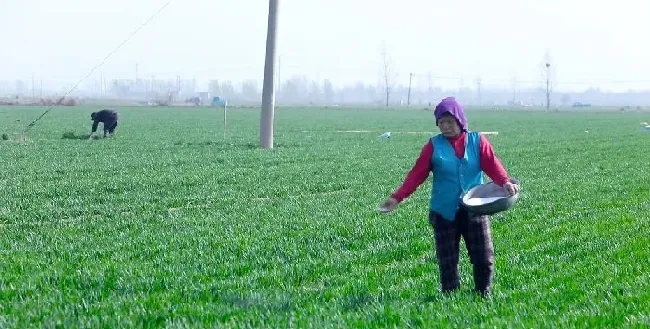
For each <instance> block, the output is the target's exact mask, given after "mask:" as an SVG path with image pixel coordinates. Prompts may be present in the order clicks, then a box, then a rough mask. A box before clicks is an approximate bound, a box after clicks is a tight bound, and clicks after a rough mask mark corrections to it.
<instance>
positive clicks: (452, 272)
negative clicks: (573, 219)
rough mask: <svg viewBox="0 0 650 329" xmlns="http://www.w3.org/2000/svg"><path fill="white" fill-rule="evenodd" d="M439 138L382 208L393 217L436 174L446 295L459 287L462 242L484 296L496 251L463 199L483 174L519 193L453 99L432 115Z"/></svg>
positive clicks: (436, 226)
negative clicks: (406, 200)
mask: <svg viewBox="0 0 650 329" xmlns="http://www.w3.org/2000/svg"><path fill="white" fill-rule="evenodd" d="M434 116H435V120H436V126H438V128H439V129H440V134H438V135H436V136H433V137H431V138H430V139H429V141H428V142H427V143H426V144H425V145H424V147H422V150H421V152H420V156H419V157H418V159H417V160H416V162H415V165H414V166H413V168H412V169H411V171H410V172H409V173H408V174H407V176H406V179H405V180H404V182H403V183H402V185H401V186H400V187H399V188H398V189H397V190H396V191H395V192H394V193H392V194H391V195H390V197H389V198H388V199H386V200H384V202H383V203H382V204H381V205H380V211H382V212H390V211H392V210H394V209H395V208H396V207H397V206H398V204H399V203H401V202H402V201H403V200H404V199H406V198H408V197H409V196H410V195H411V194H413V192H415V190H416V189H417V188H418V186H420V185H421V184H422V183H424V182H425V181H426V179H427V178H428V177H429V172H432V173H433V177H432V183H433V184H432V189H431V199H430V201H429V223H430V224H431V225H432V226H433V231H434V236H435V248H436V256H437V257H438V265H439V270H440V283H441V286H442V291H443V293H449V292H451V291H454V290H456V289H458V288H459V287H460V276H459V274H458V260H459V243H460V237H461V236H462V237H463V240H465V245H466V247H467V251H468V253H469V257H470V261H471V262H472V265H473V268H474V289H475V291H476V292H478V293H480V294H481V295H483V296H487V295H488V294H489V293H490V291H491V285H492V279H493V277H494V247H493V244H492V232H491V230H490V218H489V216H487V215H482V216H476V215H471V214H469V213H468V212H467V211H466V210H465V208H463V207H462V206H461V204H460V202H461V199H460V198H461V196H462V194H463V193H465V192H467V191H468V190H469V189H471V188H472V187H474V186H476V185H480V184H482V183H483V172H485V173H486V174H487V176H488V177H490V179H492V181H493V182H494V183H495V184H497V185H499V186H501V187H503V188H504V189H505V190H506V191H507V192H508V194H509V195H515V194H516V193H518V192H519V185H516V184H513V183H512V182H511V181H510V178H509V177H508V173H507V172H506V170H505V168H504V167H503V165H502V164H501V161H500V160H499V159H498V158H497V156H496V155H495V154H494V150H493V149H492V145H491V144H490V142H489V141H488V139H487V138H486V137H485V136H484V135H482V134H480V133H478V132H473V131H469V130H468V129H467V119H466V118H465V113H464V111H463V108H462V107H461V106H460V104H458V102H456V99H455V98H454V97H447V98H445V99H443V100H442V101H441V102H440V103H439V104H438V105H437V106H436V109H435V111H434Z"/></svg>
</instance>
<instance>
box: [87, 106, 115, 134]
mask: <svg viewBox="0 0 650 329" xmlns="http://www.w3.org/2000/svg"><path fill="white" fill-rule="evenodd" d="M117 118H118V114H117V111H113V110H101V111H99V112H93V113H92V114H90V119H92V120H93V129H92V132H91V133H90V136H89V137H88V138H89V139H90V138H93V134H94V133H95V131H97V126H98V125H99V123H100V122H101V123H103V124H104V138H106V133H107V132H108V133H109V136H113V134H114V133H115V128H116V127H117Z"/></svg>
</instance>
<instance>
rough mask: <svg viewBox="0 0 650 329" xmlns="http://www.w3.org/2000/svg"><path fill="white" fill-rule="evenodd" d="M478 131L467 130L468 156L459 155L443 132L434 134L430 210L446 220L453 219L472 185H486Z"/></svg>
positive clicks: (466, 147) (466, 153) (466, 148)
mask: <svg viewBox="0 0 650 329" xmlns="http://www.w3.org/2000/svg"><path fill="white" fill-rule="evenodd" d="M480 140H481V137H480V135H479V134H478V133H477V132H467V141H466V144H465V155H464V156H463V158H460V159H459V158H458V157H457V156H456V152H455V151H454V148H453V146H452V145H451V144H450V143H449V141H448V140H447V138H446V137H445V136H443V135H442V134H438V135H436V136H434V137H431V142H432V144H433V155H432V156H431V172H432V173H433V177H432V182H433V184H432V186H431V201H430V204H429V209H430V210H431V211H435V212H437V213H438V214H440V215H441V216H442V217H443V218H444V219H446V220H448V221H453V220H454V219H455V217H456V212H457V211H458V208H459V207H460V200H461V198H462V197H463V195H464V194H465V193H466V192H467V191H468V190H469V189H470V188H472V187H474V186H476V185H480V184H483V171H482V170H481V163H480V160H481V159H480V153H479V144H480Z"/></svg>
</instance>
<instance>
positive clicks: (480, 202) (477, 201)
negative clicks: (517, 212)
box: [465, 196, 504, 206]
mask: <svg viewBox="0 0 650 329" xmlns="http://www.w3.org/2000/svg"><path fill="white" fill-rule="evenodd" d="M503 198H504V197H502V196H497V197H489V198H469V199H467V200H465V204H466V205H468V206H480V205H484V204H488V203H492V202H494V201H496V200H499V199H503Z"/></svg>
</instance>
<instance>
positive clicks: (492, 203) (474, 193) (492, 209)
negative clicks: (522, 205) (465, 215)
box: [460, 179, 519, 215]
mask: <svg viewBox="0 0 650 329" xmlns="http://www.w3.org/2000/svg"><path fill="white" fill-rule="evenodd" d="M510 182H512V183H513V184H517V185H519V181H518V180H516V179H511V180H510ZM517 200H519V193H517V194H515V195H512V196H511V195H508V192H507V191H506V190H505V189H503V187H501V186H499V185H497V184H495V183H494V182H489V183H485V184H481V185H477V186H474V187H472V188H471V189H470V190H469V191H467V193H466V194H465V195H464V196H463V197H462V199H461V202H460V203H461V205H462V206H463V207H464V208H465V209H467V211H468V212H471V213H473V214H475V215H493V214H496V213H499V212H502V211H505V210H508V209H510V208H512V206H514V205H515V203H517Z"/></svg>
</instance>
